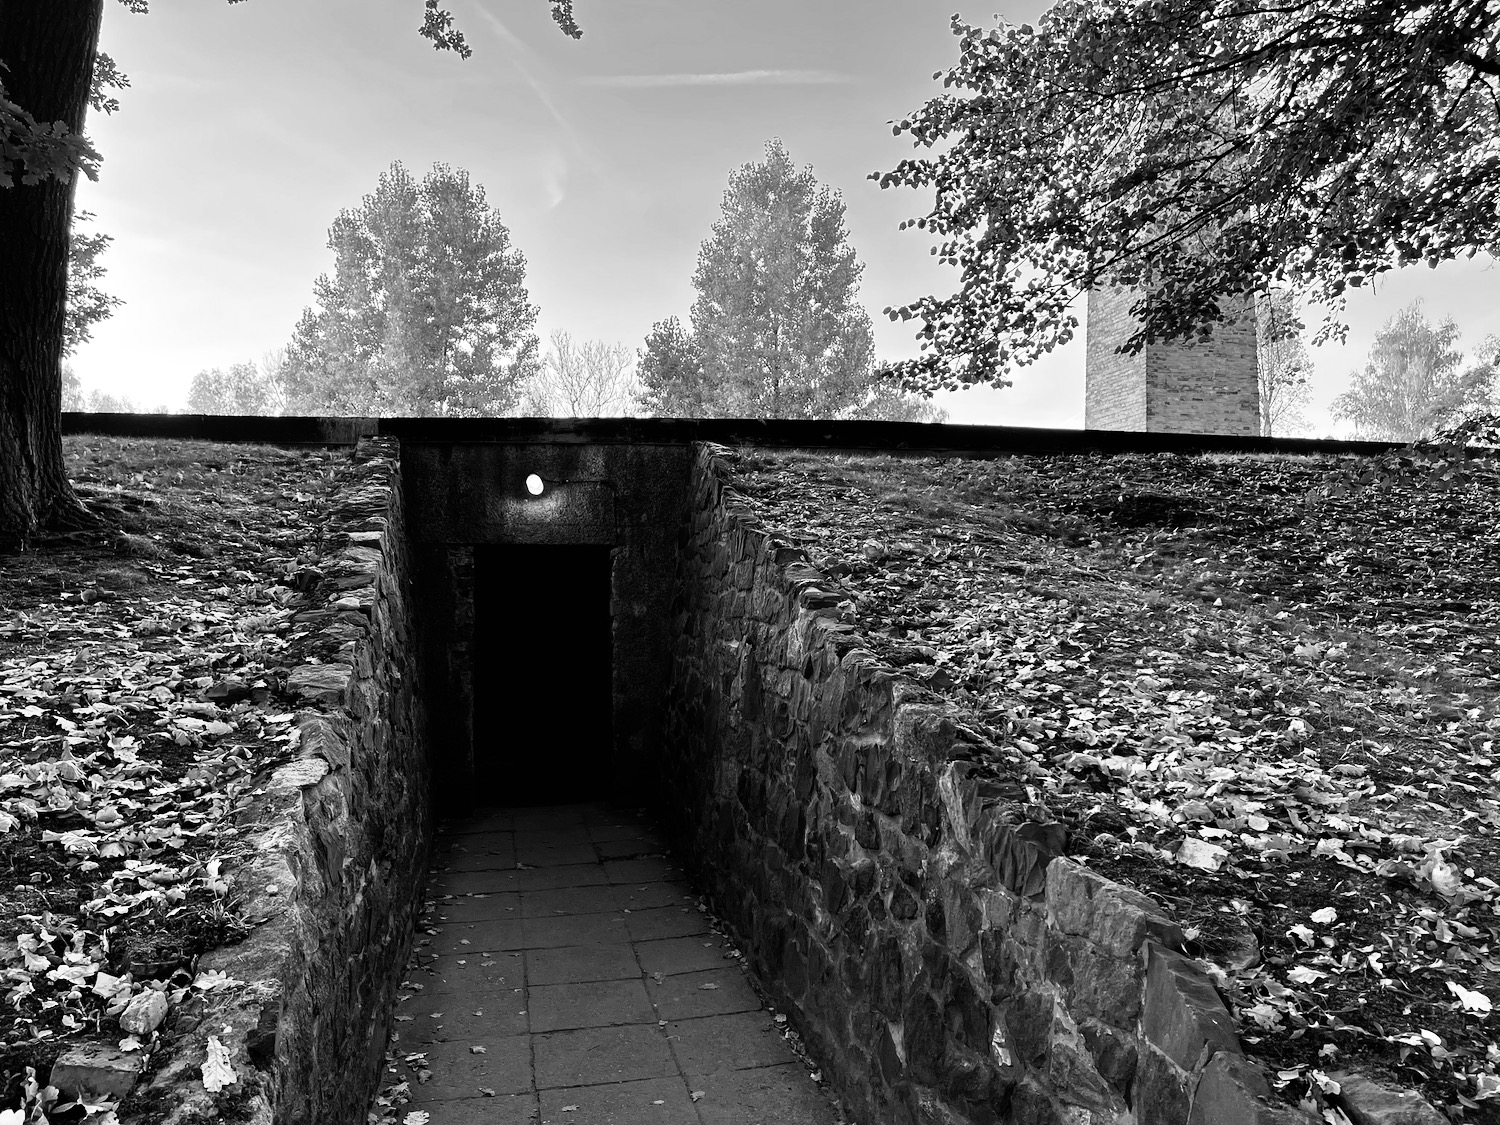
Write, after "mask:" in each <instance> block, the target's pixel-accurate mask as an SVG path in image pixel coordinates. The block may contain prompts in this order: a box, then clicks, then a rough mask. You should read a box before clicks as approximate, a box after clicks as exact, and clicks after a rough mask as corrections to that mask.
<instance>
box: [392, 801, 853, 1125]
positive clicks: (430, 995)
mask: <svg viewBox="0 0 1500 1125" xmlns="http://www.w3.org/2000/svg"><path fill="white" fill-rule="evenodd" d="M434 856H435V859H434V864H433V870H432V874H431V876H430V878H429V881H428V899H429V901H431V902H432V903H433V904H434V907H433V909H431V910H429V911H428V912H427V913H426V914H425V915H424V923H423V928H422V930H421V931H420V932H419V933H418V935H417V938H418V947H417V950H416V956H415V959H414V964H413V967H412V968H410V969H409V970H408V974H407V986H406V987H403V988H402V990H401V995H400V999H399V1000H398V1002H397V1004H396V1013H395V1014H396V1022H395V1023H394V1025H393V1026H394V1028H395V1030H396V1034H397V1040H396V1043H395V1048H396V1054H395V1063H396V1065H395V1067H394V1073H387V1075H386V1079H387V1081H389V1082H398V1081H400V1080H402V1079H406V1080H407V1081H408V1083H409V1090H410V1094H411V1101H410V1103H409V1104H407V1105H403V1106H401V1107H400V1109H399V1111H398V1112H397V1114H396V1120H397V1121H398V1122H405V1121H408V1120H411V1121H412V1123H413V1125H416V1123H417V1122H421V1121H423V1120H424V1119H423V1118H422V1117H421V1116H420V1114H421V1113H426V1114H427V1117H426V1118H425V1120H426V1121H427V1123H428V1125H480V1123H484V1125H772V1123H773V1122H774V1123H787V1125H841V1123H842V1122H843V1121H844V1120H845V1118H844V1116H843V1115H842V1114H841V1113H840V1109H839V1103H838V1101H837V1100H836V1098H835V1097H834V1096H833V1095H832V1094H831V1093H830V1092H828V1091H827V1090H826V1089H825V1088H824V1087H822V1086H821V1085H820V1084H819V1083H818V1082H815V1081H813V1080H812V1079H811V1077H810V1072H811V1071H813V1069H814V1068H815V1065H816V1064H810V1063H808V1062H806V1061H804V1060H803V1058H799V1055H798V1054H797V1053H796V1052H794V1050H793V1048H792V1046H791V1045H790V1043H789V1042H788V1040H787V1038H786V1030H787V1028H786V1024H785V1023H784V1022H783V1023H782V1024H778V1023H777V1022H776V1019H775V1017H774V1016H773V1014H772V1013H771V1012H770V1011H768V1010H767V1009H766V1007H765V1005H763V1004H762V1002H761V999H760V997H759V996H758V995H757V993H756V991H755V990H754V988H753V987H752V986H751V984H750V982H749V980H748V979H747V969H746V968H745V967H744V965H743V962H742V960H741V959H739V958H738V957H737V955H736V951H735V950H734V949H733V946H732V945H731V944H730V943H729V942H728V941H727V939H725V938H724V937H721V936H720V935H719V934H717V933H715V932H714V931H713V929H712V928H711V922H712V919H711V918H709V917H708V916H706V915H705V914H704V913H703V912H702V911H700V910H699V909H698V904H697V900H696V899H695V898H694V896H693V895H692V893H691V892H690V890H689V888H688V886H687V884H686V883H685V882H684V879H683V874H682V871H681V869H680V868H679V867H678V866H676V865H675V864H674V863H673V862H672V860H671V857H670V856H669V855H668V854H667V848H666V845H665V843H664V842H663V841H662V839H661V837H660V836H659V835H658V834H657V833H656V831H655V830H654V829H653V828H652V826H651V825H650V823H649V822H648V821H647V820H645V819H644V818H643V817H642V816H641V815H640V814H638V813H634V812H631V811H628V810H622V809H617V808H614V807H611V806H608V805H597V804H595V805H565V806H554V807H548V808H517V809H493V810H486V811H483V812H481V813H479V814H477V815H475V816H473V817H471V818H469V819H467V820H464V821H461V822H450V823H448V824H447V825H444V826H442V827H441V828H440V830H439V834H438V838H437V841H436V846H435V849H434ZM419 986H420V987H419ZM424 1075H425V1079H424ZM413 1114H416V1115H417V1116H415V1117H413V1116H412V1115H413Z"/></svg>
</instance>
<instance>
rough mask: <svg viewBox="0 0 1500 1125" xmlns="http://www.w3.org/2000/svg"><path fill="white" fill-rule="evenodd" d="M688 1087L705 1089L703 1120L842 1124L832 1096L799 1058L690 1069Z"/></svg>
mask: <svg viewBox="0 0 1500 1125" xmlns="http://www.w3.org/2000/svg"><path fill="white" fill-rule="evenodd" d="M688 1088H689V1090H701V1091H702V1092H703V1097H701V1098H699V1099H698V1101H697V1102H696V1103H695V1107H694V1108H696V1109H697V1110H698V1116H699V1119H700V1120H701V1121H702V1122H703V1125H761V1123H764V1125H774V1123H779V1122H793V1121H794V1122H797V1123H798V1125H837V1122H839V1120H840V1115H839V1113H838V1111H837V1109H835V1107H834V1104H833V1102H832V1100H831V1099H830V1097H829V1096H828V1095H827V1094H826V1093H824V1091H823V1089H822V1088H821V1087H820V1086H819V1085H818V1084H817V1083H816V1082H814V1081H813V1080H812V1079H811V1078H809V1077H808V1072H807V1068H806V1067H804V1066H803V1065H802V1064H801V1063H800V1062H795V1063H787V1064H784V1065H782V1066H762V1067H756V1068H755V1069H753V1070H721V1071H719V1072H718V1073H716V1074H696V1075H693V1074H690V1075H688Z"/></svg>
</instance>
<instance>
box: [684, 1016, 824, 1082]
mask: <svg viewBox="0 0 1500 1125" xmlns="http://www.w3.org/2000/svg"><path fill="white" fill-rule="evenodd" d="M667 1038H668V1040H670V1041H671V1044H672V1051H673V1053H674V1054H676V1056H677V1065H678V1066H680V1067H681V1068H682V1070H683V1072H684V1073H686V1074H714V1073H716V1072H718V1071H721V1070H744V1069H746V1068H748V1067H755V1066H775V1065H777V1064H779V1063H790V1062H796V1061H798V1060H797V1056H796V1055H794V1054H793V1053H792V1049H791V1047H789V1046H788V1045H787V1042H786V1040H785V1039H783V1038H782V1037H781V1032H780V1031H779V1030H777V1027H776V1023H775V1021H774V1020H772V1018H771V1013H770V1012H767V1011H764V1010H760V1011H754V1012H733V1013H730V1014H728V1015H719V1016H702V1017H699V1018H696V1019H682V1020H673V1021H671V1022H669V1023H668V1024H667Z"/></svg>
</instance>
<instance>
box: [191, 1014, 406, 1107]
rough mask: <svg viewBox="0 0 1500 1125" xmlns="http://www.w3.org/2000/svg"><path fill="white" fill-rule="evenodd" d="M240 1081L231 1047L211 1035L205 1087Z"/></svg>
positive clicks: (216, 1087)
mask: <svg viewBox="0 0 1500 1125" xmlns="http://www.w3.org/2000/svg"><path fill="white" fill-rule="evenodd" d="M238 1081H239V1076H238V1075H236V1074H235V1072H234V1067H233V1066H231V1065H230V1064H229V1049H228V1048H227V1047H225V1046H224V1044H222V1043H220V1042H219V1037H218V1036H217V1035H210V1036H209V1037H208V1057H207V1058H206V1059H204V1060H203V1088H204V1089H205V1090H207V1091H208V1092H209V1093H210V1094H217V1093H218V1092H219V1091H220V1090H222V1089H223V1088H224V1087H225V1086H232V1085H234V1084H235V1083H236V1082H238ZM423 1120H424V1121H425V1120H426V1118H423Z"/></svg>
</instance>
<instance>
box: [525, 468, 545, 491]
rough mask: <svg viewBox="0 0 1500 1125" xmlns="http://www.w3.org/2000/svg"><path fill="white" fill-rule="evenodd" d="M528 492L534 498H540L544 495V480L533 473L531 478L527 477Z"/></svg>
mask: <svg viewBox="0 0 1500 1125" xmlns="http://www.w3.org/2000/svg"><path fill="white" fill-rule="evenodd" d="M526 491H527V492H529V493H531V494H532V495H533V496H540V495H541V494H542V478H541V477H539V476H537V475H536V474H535V473H532V474H531V475H530V476H529V477H527V478H526Z"/></svg>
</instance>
